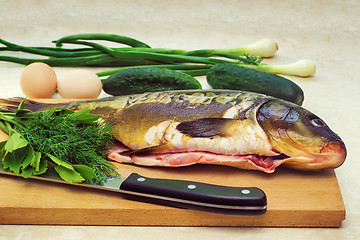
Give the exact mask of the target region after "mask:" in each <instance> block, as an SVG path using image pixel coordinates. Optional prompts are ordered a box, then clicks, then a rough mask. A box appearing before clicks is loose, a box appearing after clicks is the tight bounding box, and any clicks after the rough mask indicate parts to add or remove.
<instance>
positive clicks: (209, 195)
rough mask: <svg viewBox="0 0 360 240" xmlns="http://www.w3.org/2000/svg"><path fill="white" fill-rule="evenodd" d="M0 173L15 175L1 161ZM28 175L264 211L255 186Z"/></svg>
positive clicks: (193, 205)
mask: <svg viewBox="0 0 360 240" xmlns="http://www.w3.org/2000/svg"><path fill="white" fill-rule="evenodd" d="M0 174H7V175H16V174H14V173H10V172H7V171H5V170H4V169H3V168H2V166H1V164H0ZM16 176H21V175H16ZM30 178H33V179H39V180H45V181H52V182H57V183H65V184H71V185H77V186H81V187H90V188H96V189H103V190H110V191H114V192H119V193H120V194H121V195H122V196H123V197H124V198H126V199H130V200H135V201H143V202H151V203H155V204H161V205H166V206H173V207H180V208H187V209H195V210H200V211H207V212H214V213H221V214H239V215H243V214H244V215H260V214H264V213H265V212H266V207H267V200H266V195H265V193H264V192H263V191H262V190H261V189H259V188H256V187H228V186H220V185H213V184H207V183H200V182H194V181H183V180H172V179H160V178H149V177H144V176H141V175H139V174H137V173H132V174H130V175H129V176H128V177H126V178H125V177H108V178H107V179H106V181H105V183H104V184H103V185H96V184H78V183H68V182H65V181H63V180H61V179H60V178H59V177H58V175H57V174H56V173H55V172H51V171H49V170H48V171H47V173H46V174H43V175H42V176H34V177H30Z"/></svg>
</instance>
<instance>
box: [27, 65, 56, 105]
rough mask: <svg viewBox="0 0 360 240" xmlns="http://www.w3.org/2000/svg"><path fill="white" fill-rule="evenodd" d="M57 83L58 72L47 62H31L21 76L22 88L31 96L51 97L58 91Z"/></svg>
mask: <svg viewBox="0 0 360 240" xmlns="http://www.w3.org/2000/svg"><path fill="white" fill-rule="evenodd" d="M56 85H57V78H56V74H55V72H54V70H53V69H52V68H51V67H50V66H49V65H47V64H45V63H41V62H35V63H31V64H29V65H28V66H26V67H25V69H24V70H23V72H22V73H21V76H20V87H21V90H22V91H23V93H24V94H25V95H26V96H27V97H29V98H51V97H52V96H53V95H54V93H55V91H56Z"/></svg>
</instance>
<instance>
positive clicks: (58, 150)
mask: <svg viewBox="0 0 360 240" xmlns="http://www.w3.org/2000/svg"><path fill="white" fill-rule="evenodd" d="M20 106H21V105H20ZM22 107H23V106H21V107H19V109H17V110H16V111H15V112H14V113H10V114H9V113H7V115H4V114H2V115H1V116H0V120H2V122H3V123H4V124H3V127H1V126H0V128H2V129H4V130H6V132H7V133H8V134H9V139H7V140H6V141H4V142H1V143H0V147H1V148H2V149H0V153H1V154H0V155H2V158H4V161H3V166H4V168H8V169H9V170H10V171H13V172H15V173H18V174H19V173H22V174H23V176H24V177H29V176H31V175H39V174H42V173H44V172H46V171H47V169H48V168H49V167H54V168H55V170H56V172H58V174H59V176H60V177H61V178H62V179H64V180H65V181H69V182H82V181H85V180H86V181H88V182H96V183H98V184H101V183H103V180H104V179H105V178H106V177H107V176H111V175H118V174H117V172H116V171H115V167H114V165H113V164H111V163H110V162H109V161H107V160H106V158H107V155H108V154H109V146H111V145H112V140H113V139H114V136H115V132H114V130H113V129H112V127H111V126H110V125H109V124H100V123H99V121H98V119H99V118H100V117H101V115H94V114H90V113H89V112H90V109H84V110H80V111H76V112H74V111H71V110H68V109H58V108H51V109H48V110H43V111H39V112H29V111H24V110H23V109H22ZM10 120H11V121H10ZM5 126H6V129H5ZM9 149H10V151H9ZM19 155H21V156H23V157H20V158H21V160H16V161H14V160H13V159H14V158H19ZM0 157H1V156H0Z"/></svg>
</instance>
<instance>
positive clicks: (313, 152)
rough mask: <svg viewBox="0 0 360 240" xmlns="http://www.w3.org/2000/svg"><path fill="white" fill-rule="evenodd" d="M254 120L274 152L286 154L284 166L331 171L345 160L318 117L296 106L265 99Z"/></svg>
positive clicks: (337, 142)
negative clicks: (263, 132)
mask: <svg viewBox="0 0 360 240" xmlns="http://www.w3.org/2000/svg"><path fill="white" fill-rule="evenodd" d="M256 119H257V122H258V123H259V125H260V126H261V128H262V129H263V130H264V131H265V132H266V134H267V135H268V137H269V140H270V142H271V144H272V146H273V147H274V150H275V151H277V152H279V153H282V154H284V155H286V158H285V159H284V163H283V165H284V166H286V167H290V168H295V169H301V170H322V169H334V168H336V167H339V166H340V165H342V163H343V162H344V161H345V158H346V147H345V144H344V142H343V141H342V140H341V138H340V137H339V136H338V135H337V134H336V133H334V132H333V131H332V130H331V129H330V128H329V126H328V125H327V124H326V123H325V122H324V121H323V120H322V119H321V118H319V117H318V116H316V115H315V114H313V113H311V112H310V111H308V110H306V109H304V108H302V107H300V106H298V105H296V104H292V103H289V102H286V101H282V100H278V99H274V100H269V101H268V102H266V103H264V104H263V105H262V106H260V108H259V109H258V111H257V115H256Z"/></svg>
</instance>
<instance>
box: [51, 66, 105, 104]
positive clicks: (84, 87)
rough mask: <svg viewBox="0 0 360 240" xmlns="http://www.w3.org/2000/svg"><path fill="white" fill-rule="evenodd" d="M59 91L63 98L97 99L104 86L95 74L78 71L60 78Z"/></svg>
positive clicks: (66, 73) (82, 70) (67, 73)
mask: <svg viewBox="0 0 360 240" xmlns="http://www.w3.org/2000/svg"><path fill="white" fill-rule="evenodd" d="M57 90H58V92H59V94H60V96H61V97H63V98H73V99H96V98H97V97H99V95H100V93H101V90H102V84H101V80H100V78H99V77H98V76H97V75H96V74H95V73H93V72H91V71H88V70H84V69H77V70H72V71H68V72H65V73H64V74H63V75H61V76H60V77H59V79H58V84H57Z"/></svg>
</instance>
